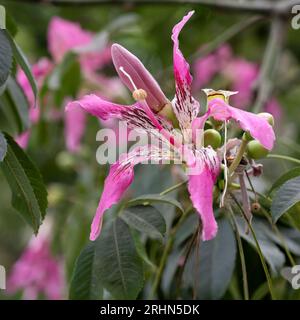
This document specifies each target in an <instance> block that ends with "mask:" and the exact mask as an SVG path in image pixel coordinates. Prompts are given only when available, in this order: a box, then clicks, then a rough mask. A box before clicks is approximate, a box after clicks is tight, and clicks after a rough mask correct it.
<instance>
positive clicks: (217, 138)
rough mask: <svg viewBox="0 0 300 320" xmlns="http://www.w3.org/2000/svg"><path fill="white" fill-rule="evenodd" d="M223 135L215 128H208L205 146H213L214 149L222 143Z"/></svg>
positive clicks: (205, 133) (205, 134)
mask: <svg viewBox="0 0 300 320" xmlns="http://www.w3.org/2000/svg"><path fill="white" fill-rule="evenodd" d="M221 141H222V139H221V135H220V133H219V132H218V131H217V130H215V129H208V130H205V131H204V146H205V147H207V146H211V147H212V148H213V149H217V148H219V147H220V145H221Z"/></svg>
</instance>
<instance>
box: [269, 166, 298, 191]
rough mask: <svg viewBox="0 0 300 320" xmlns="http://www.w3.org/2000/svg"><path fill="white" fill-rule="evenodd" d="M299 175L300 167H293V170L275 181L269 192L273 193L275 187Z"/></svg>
mask: <svg viewBox="0 0 300 320" xmlns="http://www.w3.org/2000/svg"><path fill="white" fill-rule="evenodd" d="M298 176H300V167H297V168H293V169H292V170H290V171H288V172H286V173H285V174H283V175H282V176H281V177H280V178H279V179H278V180H276V181H275V182H274V184H273V185H272V187H271V189H270V191H269V194H270V193H272V191H274V190H275V189H277V188H279V187H280V186H282V185H283V184H284V183H285V182H286V181H288V180H290V179H293V178H296V177H298Z"/></svg>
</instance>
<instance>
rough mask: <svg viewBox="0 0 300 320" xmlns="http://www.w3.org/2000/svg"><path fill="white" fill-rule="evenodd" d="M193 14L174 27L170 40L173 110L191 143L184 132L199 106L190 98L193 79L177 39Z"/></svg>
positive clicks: (189, 135) (188, 135)
mask: <svg viewBox="0 0 300 320" xmlns="http://www.w3.org/2000/svg"><path fill="white" fill-rule="evenodd" d="M193 13H194V11H190V12H189V13H188V14H187V15H186V16H184V17H183V19H182V20H181V21H180V22H179V23H178V24H176V25H175V26H174V28H173V32H172V40H173V44H174V46H173V64H174V77H175V83H176V97H175V99H174V101H173V109H174V112H175V114H176V117H177V118H178V121H179V124H180V127H181V129H182V131H183V134H184V136H185V140H189V141H187V142H191V141H190V140H191V134H188V133H187V132H186V131H185V130H189V133H191V130H190V129H191V124H192V121H193V120H194V119H195V118H196V117H197V115H198V113H199V108H200V106H199V103H198V102H197V101H195V100H194V98H193V97H192V92H191V90H192V88H191V85H192V79H193V78H192V76H191V74H190V66H189V64H188V63H187V61H186V60H185V58H184V56H183V54H182V53H181V51H180V49H179V40H178V37H179V33H180V31H181V30H182V28H183V26H184V25H185V24H186V22H187V21H188V20H189V19H190V17H191V16H192V15H193Z"/></svg>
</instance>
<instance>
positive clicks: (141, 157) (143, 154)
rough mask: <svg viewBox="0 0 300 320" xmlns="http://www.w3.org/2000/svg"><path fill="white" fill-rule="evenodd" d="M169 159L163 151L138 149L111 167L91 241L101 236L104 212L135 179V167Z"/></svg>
mask: <svg viewBox="0 0 300 320" xmlns="http://www.w3.org/2000/svg"><path fill="white" fill-rule="evenodd" d="M149 159H154V160H156V161H157V160H161V159H168V160H170V155H168V154H166V153H164V154H162V153H161V150H159V149H158V148H155V147H151V146H144V147H137V148H135V149H134V150H133V151H131V152H130V153H128V154H124V155H122V156H121V157H120V159H119V161H118V162H116V163H115V164H113V165H112V166H111V167H110V171H109V174H108V176H107V178H106V180H105V183H104V189H103V192H102V196H101V199H100V202H99V205H98V208H97V211H96V215H95V217H94V220H93V222H92V226H91V234H90V239H91V240H92V241H94V240H95V239H97V237H98V236H99V234H100V231H101V226H102V218H103V214H104V212H105V211H106V210H107V209H108V208H110V207H111V206H112V205H113V204H116V203H117V202H118V201H119V200H120V199H121V197H122V196H123V194H124V193H125V192H126V190H127V189H128V187H129V186H130V185H131V183H132V181H133V179H134V170H133V168H134V166H135V165H136V164H138V163H141V162H143V161H145V160H149Z"/></svg>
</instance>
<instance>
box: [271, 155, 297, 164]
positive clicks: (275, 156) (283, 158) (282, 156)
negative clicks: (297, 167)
mask: <svg viewBox="0 0 300 320" xmlns="http://www.w3.org/2000/svg"><path fill="white" fill-rule="evenodd" d="M267 158H270V159H281V160H286V161H290V162H294V163H297V164H300V160H299V159H296V158H293V157H289V156H284V155H282V154H274V153H272V154H269V155H268V156H267Z"/></svg>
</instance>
